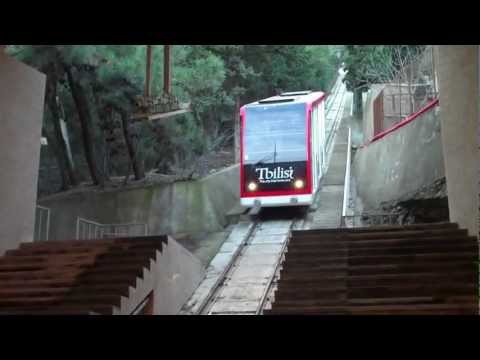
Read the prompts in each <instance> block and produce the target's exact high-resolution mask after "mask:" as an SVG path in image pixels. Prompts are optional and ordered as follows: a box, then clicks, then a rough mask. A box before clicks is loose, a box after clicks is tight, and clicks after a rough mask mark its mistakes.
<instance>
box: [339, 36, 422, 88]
mask: <svg viewBox="0 0 480 360" xmlns="http://www.w3.org/2000/svg"><path fill="white" fill-rule="evenodd" d="M424 48H425V45H346V46H345V49H344V50H345V51H344V54H343V61H344V62H345V68H346V70H347V71H348V73H347V75H346V76H345V84H346V85H347V89H348V90H349V91H354V90H359V91H362V92H364V91H367V90H368V88H369V86H370V84H374V83H384V82H388V81H391V80H392V79H393V78H394V77H395V76H396V75H397V74H398V72H399V71H400V70H402V68H403V67H405V65H406V63H408V62H409V61H411V60H413V59H414V58H415V57H416V56H418V54H419V53H421V52H422V51H423V50H424Z"/></svg>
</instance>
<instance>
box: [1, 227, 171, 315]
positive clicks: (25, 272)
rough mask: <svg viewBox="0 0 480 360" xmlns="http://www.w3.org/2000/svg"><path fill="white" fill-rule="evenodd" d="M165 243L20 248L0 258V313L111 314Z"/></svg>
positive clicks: (130, 240) (77, 243)
mask: <svg viewBox="0 0 480 360" xmlns="http://www.w3.org/2000/svg"><path fill="white" fill-rule="evenodd" d="M167 244H168V238H167V236H155V237H143V238H141V237H140V238H139V237H137V238H121V239H120V238H119V239H108V240H88V241H79V240H77V241H54V242H53V241H52V242H37V243H24V244H21V245H20V247H19V248H18V249H16V250H10V251H7V252H6V254H5V255H4V256H3V257H1V258H0V313H1V314H92V313H95V314H105V315H107V314H113V313H114V309H115V307H117V308H120V307H121V303H122V301H121V299H122V297H126V298H128V297H129V296H130V295H131V290H132V288H135V287H136V286H137V279H141V278H142V276H143V275H144V270H145V269H149V268H150V267H151V262H152V261H155V260H156V258H157V252H162V251H163V250H164V248H165V247H166V246H167ZM151 291H152V289H149V292H151Z"/></svg>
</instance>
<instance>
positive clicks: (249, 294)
mask: <svg viewBox="0 0 480 360" xmlns="http://www.w3.org/2000/svg"><path fill="white" fill-rule="evenodd" d="M295 222H296V220H280V221H278V220H273V221H262V222H259V223H257V224H256V225H255V228H254V230H253V232H252V234H251V236H250V237H248V238H247V239H246V240H245V242H244V243H243V244H242V246H241V250H240V252H239V253H238V255H237V256H236V258H235V259H234V261H233V263H232V266H231V267H230V268H229V270H228V271H227V272H226V274H225V276H224V278H223V281H222V282H221V283H219V284H218V286H217V288H216V289H215V290H214V292H213V294H212V296H211V297H210V300H209V301H208V302H207V304H206V305H205V307H204V308H203V309H202V311H201V312H200V314H204V315H256V314H259V313H261V311H262V310H263V305H264V303H265V300H266V298H267V294H268V292H269V290H270V287H271V283H272V281H273V279H274V277H275V273H276V270H277V268H278V266H279V264H280V262H281V258H282V254H283V252H284V250H285V247H286V244H287V240H288V236H289V233H290V229H291V228H292V225H293V224H294V223H295Z"/></svg>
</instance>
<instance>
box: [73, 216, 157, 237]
mask: <svg viewBox="0 0 480 360" xmlns="http://www.w3.org/2000/svg"><path fill="white" fill-rule="evenodd" d="M147 235H148V224H139V223H131V224H101V223H97V222H95V221H92V220H87V219H83V218H80V217H79V218H77V231H76V239H77V240H91V239H103V238H115V237H130V236H147Z"/></svg>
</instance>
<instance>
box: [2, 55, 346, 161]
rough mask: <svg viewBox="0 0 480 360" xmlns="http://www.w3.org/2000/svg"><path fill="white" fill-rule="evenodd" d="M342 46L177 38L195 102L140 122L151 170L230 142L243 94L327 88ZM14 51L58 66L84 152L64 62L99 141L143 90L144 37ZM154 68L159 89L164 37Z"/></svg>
mask: <svg viewBox="0 0 480 360" xmlns="http://www.w3.org/2000/svg"><path fill="white" fill-rule="evenodd" d="M338 50H339V47H337V46H303V45H300V46H298V45H195V46H189V45H175V46H173V47H172V51H173V53H172V59H173V69H172V92H173V94H174V95H175V96H177V97H178V98H179V100H180V101H181V102H191V104H192V108H193V112H192V113H190V114H186V115H182V116H177V117H175V118H173V119H169V120H168V121H164V122H162V123H161V124H158V125H145V126H136V129H137V130H136V131H137V132H138V141H139V144H140V146H139V150H138V152H139V154H140V156H141V157H142V158H143V159H144V160H145V163H146V166H147V170H148V169H149V168H152V167H160V168H165V169H166V168H168V166H167V165H166V164H173V165H172V166H174V167H179V166H189V163H194V162H195V157H197V156H199V155H202V154H204V153H206V152H208V151H214V150H216V149H217V148H218V147H220V146H224V145H225V144H228V143H229V141H231V139H232V133H233V120H234V119H235V117H236V115H237V114H236V112H237V110H238V109H236V108H235V104H236V101H237V100H238V101H239V102H240V103H241V104H245V103H247V102H250V101H254V100H257V99H259V98H264V97H268V96H272V95H274V94H275V93H277V92H279V91H294V90H304V89H312V90H324V91H328V90H329V87H330V86H331V84H332V81H333V80H334V79H335V77H336V69H337V66H338V58H337V56H336V54H337V52H338ZM8 51H9V52H10V53H11V54H13V55H14V56H16V57H17V58H19V59H20V60H21V61H24V62H26V63H28V64H30V65H31V66H34V67H36V68H38V69H40V70H41V71H45V72H47V69H48V71H55V72H56V74H57V76H58V81H59V84H60V86H59V87H58V96H59V97H60V101H61V104H62V107H63V109H64V112H65V120H66V121H67V124H68V127H69V130H70V132H71V140H72V143H73V144H72V147H73V148H74V149H76V150H78V151H77V152H83V149H81V146H82V142H81V141H80V140H79V139H80V135H79V132H80V127H79V125H78V114H77V110H76V107H75V104H74V102H73V100H72V96H71V90H70V89H69V86H68V83H67V81H66V77H65V69H68V68H73V69H75V71H76V74H77V76H78V77H79V80H80V82H81V84H82V87H83V88H84V89H85V90H84V91H86V93H87V95H88V96H87V97H88V101H89V102H90V110H89V111H91V113H92V119H93V121H94V122H95V124H94V125H95V126H94V127H95V129H96V131H95V133H96V134H97V135H98V136H96V137H95V139H94V141H95V142H101V141H102V139H101V136H100V135H101V130H105V129H106V128H108V126H110V125H108V124H110V123H111V122H109V121H107V119H108V116H109V111H110V109H111V108H114V109H117V110H122V111H125V112H128V113H132V112H133V111H134V110H135V108H134V100H135V97H136V96H137V95H142V94H143V91H144V83H145V57H146V48H145V46H144V45H39V46H37V45H14V46H10V47H9V49H8ZM53 65H54V67H52V66H53ZM152 75H153V79H152V82H153V83H152V91H153V94H154V95H160V94H161V93H162V88H163V46H162V45H155V46H154V47H153V66H152ZM47 123H48V118H47ZM118 133H120V134H121V132H118ZM176 162H177V163H178V164H175V163H176Z"/></svg>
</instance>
